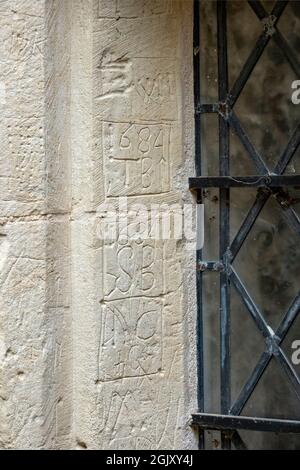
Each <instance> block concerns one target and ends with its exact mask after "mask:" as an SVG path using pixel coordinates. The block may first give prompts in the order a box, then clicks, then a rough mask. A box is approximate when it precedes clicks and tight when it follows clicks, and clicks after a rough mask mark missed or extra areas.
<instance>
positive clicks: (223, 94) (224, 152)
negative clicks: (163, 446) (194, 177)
mask: <svg viewBox="0 0 300 470" xmlns="http://www.w3.org/2000/svg"><path fill="white" fill-rule="evenodd" d="M217 20H218V84H219V104H220V107H221V108H222V114H223V115H226V113H227V105H226V101H227V95H228V63H227V24H226V22H227V5H226V2H225V1H220V0H218V2H217ZM219 170H220V175H221V176H227V175H229V170H230V164H229V124H228V123H227V121H226V120H225V119H224V118H223V117H222V115H220V116H219ZM229 244H230V190H229V189H224V188H222V189H220V247H219V248H220V259H221V260H222V261H223V263H224V265H225V267H226V252H227V250H228V247H229ZM220 353H221V358H220V360H221V413H222V414H228V413H229V410H230V403H231V390H230V388H231V387H230V285H229V278H228V274H227V273H226V269H225V271H224V272H221V273H220ZM221 436H222V448H223V449H230V447H231V440H230V438H228V437H226V434H225V433H224V432H222V433H221Z"/></svg>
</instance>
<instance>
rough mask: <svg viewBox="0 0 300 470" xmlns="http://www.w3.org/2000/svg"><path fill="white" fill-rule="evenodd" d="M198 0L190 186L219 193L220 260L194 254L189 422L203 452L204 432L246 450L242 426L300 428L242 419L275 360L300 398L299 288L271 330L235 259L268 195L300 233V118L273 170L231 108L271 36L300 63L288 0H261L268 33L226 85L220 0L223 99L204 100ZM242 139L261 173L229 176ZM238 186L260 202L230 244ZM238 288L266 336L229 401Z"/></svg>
mask: <svg viewBox="0 0 300 470" xmlns="http://www.w3.org/2000/svg"><path fill="white" fill-rule="evenodd" d="M200 1H201V0H195V1H194V98H195V164H196V176H195V177H193V178H190V179H189V188H190V189H191V190H192V191H195V193H196V201H197V204H200V203H202V200H203V190H204V189H206V188H209V187H216V188H219V191H220V250H219V251H220V259H218V260H212V261H204V260H203V256H202V255H203V253H202V250H197V254H196V283H197V367H198V388H197V396H198V412H197V413H194V414H193V415H192V425H193V426H197V428H198V429H199V448H200V449H203V448H204V446H205V442H204V437H205V434H204V430H206V429H212V430H219V431H221V441H222V448H223V449H230V448H231V444H233V445H234V446H235V447H236V448H239V449H245V448H246V445H245V443H244V442H243V440H242V439H241V437H240V435H239V433H238V432H237V430H238V429H246V430H257V431H266V432H280V433H281V432H283V433H300V421H297V420H286V419H271V418H270V419H267V418H260V417H244V416H240V414H241V413H242V411H243V409H244V407H245V405H246V404H247V402H248V400H249V399H250V397H251V396H252V393H253V392H254V390H255V388H256V386H257V385H258V383H259V381H260V379H261V377H262V376H263V374H264V372H265V370H266V369H267V367H268V365H269V363H270V361H271V359H272V358H273V357H274V358H275V360H276V361H277V362H278V363H279V365H280V366H281V368H282V370H283V371H284V372H285V374H286V376H287V378H288V380H289V381H290V383H291V384H292V386H293V387H294V390H295V392H296V394H297V397H298V398H299V400H300V380H299V377H298V375H297V373H296V371H295V369H294V368H293V366H292V364H291V363H290V361H289V359H288V358H287V356H286V355H285V353H284V351H283V350H282V348H281V344H282V342H283V340H284V338H285V337H286V335H287V333H288V331H289V330H290V328H291V326H292V325H293V323H294V321H295V319H296V318H297V316H298V314H299V311H300V291H299V293H298V295H297V296H296V298H295V299H294V300H293V302H292V304H291V305H290V308H289V309H288V311H287V312H286V314H285V315H284V318H283V320H282V321H281V324H280V325H279V327H278V328H277V330H276V331H275V332H274V331H273V330H272V329H271V328H270V327H269V325H268V324H267V322H266V321H265V319H264V317H263V315H262V313H261V312H260V310H259V308H258V307H257V305H256V303H255V302H254V300H253V299H252V298H251V296H250V294H249V292H248V291H247V289H246V287H245V286H244V284H243V282H242V280H241V279H240V277H239V275H238V273H237V272H236V271H235V269H234V267H233V265H232V264H233V261H234V260H235V258H236V256H237V254H238V253H239V251H240V249H241V248H242V246H243V244H244V242H245V240H246V239H247V236H248V235H249V233H250V231H251V229H252V227H253V225H254V223H255V222H256V220H257V218H258V217H259V215H260V213H261V211H262V210H263V208H264V206H265V205H266V203H267V201H268V200H269V198H270V197H274V198H275V200H276V201H277V203H278V204H279V206H280V207H281V209H282V210H283V214H284V216H285V219H286V221H287V223H288V224H289V225H290V227H291V228H292V229H293V230H294V231H295V232H296V233H297V234H298V235H300V219H299V217H298V215H297V214H296V212H295V211H294V209H293V207H292V206H293V204H294V203H295V201H294V200H293V198H292V197H290V195H289V192H288V189H287V188H290V187H294V188H300V175H285V174H284V173H285V170H286V169H287V166H288V165H289V163H290V162H291V160H292V158H293V156H294V155H295V152H296V150H297V149H298V147H299V144H300V122H299V123H298V125H297V126H296V128H295V129H294V132H293V134H292V136H291V138H290V140H289V142H288V144H287V146H286V148H285V150H284V152H283V153H282V155H281V156H280V158H279V161H278V163H277V164H276V166H275V168H274V169H273V170H272V171H270V169H269V168H268V166H267V165H266V163H265V161H264V159H263V157H262V156H261V155H260V153H259V152H258V151H257V150H256V148H255V146H254V145H253V143H252V142H251V140H250V138H249V137H248V135H247V133H246V131H245V130H244V128H243V127H242V125H241V123H240V120H239V118H238V116H237V115H236V113H235V111H234V105H235V103H236V102H237V100H238V98H239V96H240V94H241V92H242V91H243V89H244V87H245V85H246V83H247V81H248V79H249V77H250V76H251V73H252V71H253V69H254V67H255V66H256V64H257V62H258V61H259V59H260V57H261V55H262V54H263V52H264V50H265V48H266V46H267V45H268V43H269V41H270V40H271V39H273V40H274V41H275V42H276V44H277V46H279V47H280V49H281V50H282V52H283V54H284V56H285V58H286V59H287V61H288V63H289V64H290V66H291V68H292V69H293V71H294V72H295V73H296V74H297V75H298V76H300V63H299V62H298V59H297V57H296V56H295V54H294V52H293V50H292V48H291V47H290V46H289V44H288V42H287V40H286V39H285V38H284V36H283V35H282V34H281V32H280V31H279V30H278V28H277V23H278V20H279V19H280V17H281V15H282V13H283V12H284V10H285V8H286V6H287V4H288V1H281V0H277V1H276V3H275V5H274V7H273V9H272V11H271V13H270V14H268V13H267V12H266V10H265V8H264V6H263V5H262V4H261V2H260V1H251V0H249V1H248V3H249V5H250V7H251V8H252V10H253V11H254V13H255V14H256V15H257V17H258V18H259V19H260V20H261V22H262V27H263V31H262V33H261V35H260V37H259V38H258V40H257V42H256V44H255V46H254V48H253V50H252V51H251V53H250V55H249V57H248V59H247V60H246V62H245V64H244V66H243V68H242V70H241V72H240V74H239V76H238V78H237V80H236V81H235V83H234V84H233V87H232V88H231V89H229V86H228V63H227V5H226V0H225V1H222V0H219V1H217V24H218V27H217V31H218V71H219V80H218V85H219V102H218V103H213V104H206V103H201V93H200V65H201V64H200ZM208 113H217V114H218V115H219V172H220V174H219V176H215V177H207V176H202V174H201V130H200V123H201V115H202V114H208ZM230 129H231V130H232V131H233V132H234V133H235V134H236V135H237V137H238V138H239V139H240V141H241V143H242V145H243V146H244V149H245V151H246V153H247V154H248V156H249V158H250V159H251V160H252V161H253V163H254V165H255V168H256V171H257V175H250V176H231V175H230V148H229V146H230V142H229V130H230ZM233 187H240V188H245V187H256V188H257V196H256V199H255V201H254V203H253V205H252V207H251V208H250V210H249V211H248V213H247V215H246V217H245V219H244V221H243V223H242V225H241V226H240V228H239V230H238V232H237V234H236V236H235V238H234V239H233V241H230V238H229V229H230V226H229V211H230V190H231V188H233ZM206 271H207V272H209V271H214V272H219V274H220V291H221V293H220V320H221V321H220V323H221V328H220V341H221V343H220V349H221V352H220V364H221V414H218V415H216V414H208V413H205V405H204V395H205V390H204V370H203V362H204V338H203V285H202V283H203V274H204V273H205V272H206ZM231 286H233V287H234V289H235V290H236V292H237V293H238V295H239V296H240V298H241V299H242V301H243V303H244V305H245V306H246V309H247V311H248V312H249V314H250V316H251V317H252V319H253V321H254V322H255V324H256V327H257V328H258V330H259V331H260V333H261V334H262V336H263V337H264V340H265V343H266V349H265V351H264V352H263V353H262V355H261V357H260V359H259V361H258V363H257V365H256V366H255V368H254V370H253V371H252V373H251V375H250V377H249V378H248V380H247V382H246V383H245V385H244V387H243V388H242V390H241V392H240V394H239V396H238V398H237V399H236V400H235V402H234V403H232V402H231V390H230V377H231V370H230V366H231V364H230V363H231V361H230V326H231V324H230V290H231Z"/></svg>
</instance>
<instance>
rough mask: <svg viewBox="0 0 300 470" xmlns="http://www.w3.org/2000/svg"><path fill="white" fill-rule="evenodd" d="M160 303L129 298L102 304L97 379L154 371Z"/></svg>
mask: <svg viewBox="0 0 300 470" xmlns="http://www.w3.org/2000/svg"><path fill="white" fill-rule="evenodd" d="M161 321H162V305H161V300H159V299H149V298H143V297H138V298H130V299H125V300H115V301H111V302H108V303H106V305H104V306H103V313H102V328H101V342H100V350H99V364H101V366H100V367H99V380H100V381H101V380H102V381H107V380H116V379H121V378H125V377H139V376H143V375H149V374H154V373H157V372H158V371H159V370H160V368H161V328H162V326H161Z"/></svg>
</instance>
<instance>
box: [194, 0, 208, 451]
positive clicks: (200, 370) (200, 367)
mask: <svg viewBox="0 0 300 470" xmlns="http://www.w3.org/2000/svg"><path fill="white" fill-rule="evenodd" d="M193 40H194V44H193V49H194V99H195V167H196V176H200V175H201V120H200V119H201V118H200V113H199V112H198V110H199V107H200V99H201V91H200V0H194V39H193ZM197 204H202V191H197ZM197 212H198V211H197ZM201 260H202V250H198V249H197V252H196V264H197V266H199V264H200V262H201ZM202 276H203V274H202V272H201V271H200V270H199V269H197V271H196V284H197V285H196V289H197V374H198V383H197V402H198V409H199V412H204V354H203V349H204V348H203V340H204V337H203V286H202V284H203V279H202ZM204 445H205V443H204V430H203V429H201V428H199V449H204Z"/></svg>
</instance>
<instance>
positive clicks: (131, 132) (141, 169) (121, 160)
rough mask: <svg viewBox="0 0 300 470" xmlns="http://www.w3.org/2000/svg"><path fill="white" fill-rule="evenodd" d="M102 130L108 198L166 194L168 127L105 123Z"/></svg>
mask: <svg viewBox="0 0 300 470" xmlns="http://www.w3.org/2000/svg"><path fill="white" fill-rule="evenodd" d="M103 127H104V128H103V135H104V139H105V140H104V161H105V176H106V194H107V196H121V195H123V196H131V195H137V194H153V193H161V192H166V191H169V189H170V178H169V139H170V127H169V126H168V125H164V124H131V123H104V126H103Z"/></svg>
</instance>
